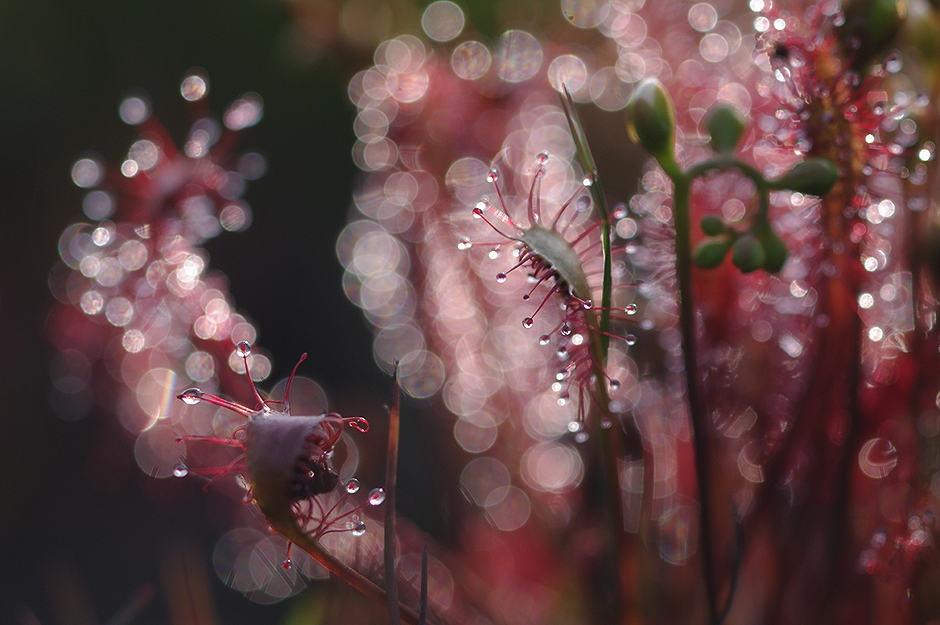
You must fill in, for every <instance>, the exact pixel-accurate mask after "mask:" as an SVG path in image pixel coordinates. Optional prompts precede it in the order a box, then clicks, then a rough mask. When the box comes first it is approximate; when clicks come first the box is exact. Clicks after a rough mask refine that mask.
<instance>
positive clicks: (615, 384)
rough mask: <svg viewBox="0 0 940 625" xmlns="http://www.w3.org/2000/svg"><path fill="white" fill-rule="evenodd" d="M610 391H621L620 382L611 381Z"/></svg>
mask: <svg viewBox="0 0 940 625" xmlns="http://www.w3.org/2000/svg"><path fill="white" fill-rule="evenodd" d="M610 390H612V391H619V390H620V380H611V381H610Z"/></svg>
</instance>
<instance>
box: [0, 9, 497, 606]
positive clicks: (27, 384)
mask: <svg viewBox="0 0 940 625" xmlns="http://www.w3.org/2000/svg"><path fill="white" fill-rule="evenodd" d="M348 4H349V5H352V8H350V7H349V6H347V7H346V9H345V12H344V9H343V7H342V6H340V4H339V3H338V2H337V1H317V0H311V1H305V2H302V1H298V2H289V1H282V0H236V1H234V2H233V1H231V0H205V1H200V2H186V1H183V0H169V1H166V2H159V3H154V2H140V1H130V2H127V1H122V2H114V1H108V0H100V1H93V2H87V1H71V0H59V1H47V0H38V1H37V0H28V1H27V0H3V2H0V112H2V116H0V118H2V121H0V224H2V225H0V232H3V233H4V235H5V236H6V239H5V240H4V241H3V242H2V244H0V258H2V267H3V269H2V271H0V324H2V328H3V335H4V343H5V345H6V348H5V349H4V352H3V355H4V357H3V359H2V365H0V366H2V378H3V380H4V382H5V387H6V389H7V391H6V393H5V399H4V402H3V408H2V409H0V414H2V416H0V422H2V427H3V431H2V433H0V475H2V476H3V479H2V484H3V485H2V487H0V563H2V568H0V622H4V623H10V622H12V623H22V624H24V625H25V624H33V623H42V624H43V625H53V624H61V625H72V624H74V625H85V624H87V625H91V624H93V623H113V624H114V625H119V623H123V622H128V620H127V616H128V615H133V614H134V613H135V612H137V611H138V608H139V607H140V606H144V607H142V608H140V610H139V616H137V618H136V620H134V621H133V622H135V623H165V622H175V623H195V622H202V623H205V622H209V620H208V618H207V615H210V614H212V613H213V612H214V613H215V618H216V619H217V622H221V623H228V624H238V623H257V622H265V623H277V622H285V621H286V620H287V619H288V618H289V612H290V607H291V605H292V604H291V603H290V602H284V603H280V604H277V605H259V604H257V603H253V602H251V601H249V600H248V599H246V598H245V597H244V596H243V595H242V594H241V593H238V592H236V591H234V590H231V589H229V588H226V587H225V586H224V585H223V584H222V583H221V582H220V581H219V580H218V578H217V576H216V575H215V574H214V573H212V572H211V570H210V567H211V549H212V545H213V544H214V543H215V541H216V540H217V539H218V536H219V533H220V529H224V527H225V525H226V522H225V521H224V520H222V519H219V518H215V519H213V518H211V517H207V515H206V510H207V509H212V508H211V506H212V505H213V498H217V499H226V498H225V497H223V496H220V495H216V494H214V493H212V492H210V493H208V494H203V493H202V492H201V488H200V484H198V483H195V482H187V480H159V481H157V480H151V479H150V478H148V477H147V476H146V475H144V474H143V473H142V472H141V471H140V469H139V468H138V467H137V466H136V464H135V463H134V459H133V456H132V449H131V446H130V444H129V443H128V441H127V439H126V437H125V436H124V434H126V433H123V432H121V431H120V429H119V428H116V427H115V424H114V423H113V422H111V421H113V418H111V417H108V416H107V415H102V414H99V412H100V411H97V410H89V411H87V413H86V414H84V416H78V417H76V416H75V415H73V417H70V418H69V419H68V420H66V419H63V418H60V417H59V416H57V414H56V413H55V412H54V411H53V409H52V408H51V392H52V391H51V386H50V373H49V366H50V360H51V359H52V358H53V356H54V355H55V353H56V350H55V348H54V347H52V346H51V345H50V344H49V342H48V340H47V338H46V336H45V334H46V330H45V327H46V324H47V315H48V314H49V311H50V308H51V307H52V306H53V304H54V298H53V297H52V295H51V294H50V290H49V287H48V275H49V272H50V269H51V268H52V267H53V265H54V264H55V262H56V260H57V253H56V249H57V240H58V237H59V235H60V233H61V232H62V230H63V229H64V228H65V227H66V226H67V225H68V224H70V223H73V222H75V221H81V220H84V219H86V218H85V217H84V215H83V214H82V206H81V200H82V196H83V191H82V190H81V189H79V188H78V187H76V186H75V185H74V184H73V183H72V180H71V179H70V170H71V168H72V165H73V163H74V162H75V161H76V160H77V159H78V158H80V157H82V156H84V155H87V154H88V152H89V151H92V152H94V153H96V154H97V155H99V157H100V158H101V159H102V160H103V161H104V162H106V163H110V164H116V163H120V161H121V159H122V158H123V156H124V154H126V150H127V147H128V145H129V144H130V143H131V142H132V141H133V140H135V139H136V136H137V135H136V133H135V131H134V129H133V128H132V127H130V126H128V125H126V124H124V123H122V122H121V120H120V119H119V116H118V105H119V103H120V102H121V100H122V99H123V98H124V97H126V96H127V94H128V93H129V92H130V91H131V90H132V89H135V90H143V91H145V92H146V93H147V94H148V95H149V98H150V102H151V105H152V109H153V114H154V116H155V117H156V118H158V119H159V120H160V121H161V122H162V123H163V124H164V125H165V126H166V127H167V129H168V130H169V133H170V134H171V135H172V136H173V137H174V138H175V139H176V140H177V141H178V142H179V141H181V140H182V139H183V137H184V135H185V133H186V131H187V128H188V122H187V120H186V116H185V107H184V105H185V103H184V102H183V100H182V99H181V97H180V93H179V84H180V81H181V79H182V78H183V77H184V75H186V72H187V70H189V69H190V68H192V67H194V66H198V67H201V68H203V69H204V70H205V72H206V74H207V76H208V79H209V95H208V103H209V104H208V106H209V107H210V109H211V110H212V111H213V112H214V113H215V114H216V116H217V117H218V116H219V115H220V114H221V113H222V111H224V109H225V108H226V107H227V106H228V105H229V104H230V103H231V102H232V101H233V100H235V99H236V98H238V97H239V96H241V95H242V94H243V93H245V92H248V91H254V92H257V93H258V94H260V95H261V96H262V97H263V99H264V118H263V119H262V121H261V122H260V123H259V124H258V125H257V126H255V127H253V128H250V129H248V130H247V131H246V132H245V133H243V134H242V136H241V138H240V139H241V140H240V146H239V148H238V149H239V150H257V151H258V152H259V153H261V154H263V155H264V156H265V157H266V159H267V163H268V171H267V173H266V175H264V176H263V177H262V178H261V179H259V180H256V181H252V182H251V183H250V184H249V186H248V190H247V192H246V194H245V196H244V197H245V200H246V201H247V202H248V203H249V204H250V205H251V207H252V209H253V213H254V223H253V224H252V226H251V227H250V228H248V229H247V230H246V231H244V232H240V233H226V234H225V235H223V236H222V237H220V238H218V239H215V240H212V241H209V242H208V243H207V245H206V248H207V250H208V252H209V254H210V256H211V258H210V263H209V264H210V265H211V267H212V268H214V269H218V270H221V271H222V272H224V273H225V274H226V275H228V276H230V277H235V276H237V279H235V280H233V281H232V282H231V283H230V285H229V288H230V293H231V295H232V297H233V299H234V301H235V304H236V306H237V307H238V308H239V309H240V310H245V311H250V314H251V316H252V317H253V319H254V320H255V321H256V322H257V325H258V326H259V327H260V329H261V334H260V336H259V337H258V341H257V343H258V344H259V345H263V347H264V348H265V349H266V350H267V351H268V352H269V353H271V354H274V355H276V361H275V370H274V373H273V375H272V376H271V377H270V378H269V380H268V382H267V383H263V384H262V385H261V386H262V388H269V387H270V385H271V384H273V381H275V380H278V379H282V378H283V377H285V376H286V375H287V374H288V373H289V372H290V368H291V367H292V366H293V364H294V362H295V361H296V360H295V359H296V358H297V357H299V355H300V354H301V353H302V352H304V351H308V352H310V354H311V358H310V359H309V360H308V361H307V363H306V364H305V365H304V367H303V370H302V374H303V375H305V376H308V377H310V378H313V379H315V380H317V381H319V382H320V384H321V385H322V386H323V388H325V389H327V392H328V394H329V396H330V400H331V408H334V409H338V410H343V411H344V412H346V413H347V414H349V413H350V412H353V413H356V412H360V413H362V414H382V413H381V410H382V406H383V404H385V403H387V401H388V397H389V389H390V383H389V380H388V379H387V378H386V376H385V375H384V374H383V373H381V372H380V371H379V369H378V368H377V367H375V366H374V361H373V358H372V349H371V340H372V338H371V335H370V333H369V331H368V330H367V328H366V325H365V322H364V321H363V319H362V315H361V314H360V313H359V311H358V309H356V308H355V307H354V306H353V305H352V304H350V303H349V302H348V300H347V299H346V297H345V296H344V295H343V292H342V285H341V280H340V276H341V268H340V266H339V263H338V262H337V260H336V253H335V247H334V245H335V244H334V241H335V238H336V235H337V233H338V232H339V231H340V229H341V228H342V226H343V225H344V223H345V221H346V216H347V211H348V207H349V205H350V195H351V190H352V186H353V182H354V178H355V175H356V171H357V170H356V168H355V166H354V164H353V161H352V157H351V152H350V150H351V146H352V144H353V142H354V140H355V136H354V135H353V131H352V119H353V117H354V116H355V109H354V107H352V106H351V105H350V104H349V102H348V99H347V97H346V85H347V83H348V80H349V78H350V76H352V75H353V74H354V73H355V72H356V71H357V70H359V69H361V68H362V67H364V66H367V65H369V64H370V63H371V59H372V48H373V47H374V46H375V45H376V43H378V42H379V41H381V40H382V39H384V38H386V37H387V36H388V35H389V34H391V33H392V32H394V31H395V30H396V29H398V28H399V25H396V21H399V20H404V21H406V22H407V21H408V20H411V21H412V22H413V23H417V22H418V20H420V12H421V6H419V3H416V4H414V5H413V4H410V3H402V4H400V5H397V6H396V7H394V8H393V7H392V6H391V4H390V3H388V2H378V1H359V2H352V3H348ZM487 4H488V3H486V2H482V3H477V5H476V6H475V7H471V8H470V12H471V13H476V15H475V16H474V17H473V19H474V20H475V22H476V23H477V25H478V27H484V28H485V27H486V25H487V23H488V18H487V15H488V14H489V13H491V12H492V11H491V7H489V6H486V5H487ZM79 412H81V411H79ZM415 414H418V416H417V417H416V419H420V414H419V413H418V412H417V410H416V411H415ZM376 440H378V441H381V436H378V437H376ZM404 440H405V441H406V442H405V448H404V449H403V457H408V456H409V449H408V445H409V443H408V442H407V441H409V440H410V441H414V440H415V438H414V437H411V436H406V437H405V439H404ZM410 444H414V445H416V444H418V443H415V442H412V443H410ZM381 447H382V445H381V443H380V444H379V445H378V448H379V449H380V448H381ZM410 456H411V457H416V456H417V455H416V454H410ZM402 470H403V475H404V476H405V477H403V479H414V480H417V482H413V483H415V484H417V486H418V487H421V482H420V480H421V479H422V478H421V475H422V474H424V472H423V471H422V469H421V465H420V462H418V464H415V462H412V463H410V464H406V466H404V467H403V469H402ZM408 476H411V477H410V478H409V477H408ZM367 477H371V479H373V480H374V479H378V476H377V475H376V476H367ZM364 481H365V480H364ZM369 483H371V481H370V482H369ZM429 487H430V486H429ZM216 503H218V502H216ZM402 505H403V506H406V507H407V506H409V505H411V504H410V503H409V502H408V501H407V500H405V501H403V502H402ZM410 516H412V517H417V518H418V519H419V520H420V517H421V513H420V512H419V511H413V513H412V514H411V515H410ZM434 523H435V521H434V520H433V519H425V524H426V525H428V526H433V525H434ZM181 589H182V590H181ZM187 589H188V590H187ZM309 592H310V593H313V594H314V595H315V594H316V593H317V592H319V591H318V589H317V587H316V584H315V585H314V587H313V588H312V589H311V590H310V591H309ZM174 593H175V594H174ZM170 596H175V597H176V598H175V599H169V598H168V597H170ZM148 598H150V600H149V602H148ZM181 601H182V602H183V604H184V605H183V607H181V603H180V602H181ZM122 610H124V612H122ZM291 622H305V621H304V620H292V621H291Z"/></svg>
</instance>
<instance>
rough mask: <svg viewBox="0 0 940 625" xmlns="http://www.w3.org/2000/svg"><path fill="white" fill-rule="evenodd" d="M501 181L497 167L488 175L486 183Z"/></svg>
mask: <svg viewBox="0 0 940 625" xmlns="http://www.w3.org/2000/svg"><path fill="white" fill-rule="evenodd" d="M497 180H499V170H498V169H496V168H495V167H494V168H493V169H491V170H489V171H488V172H487V173H486V181H487V182H489V183H490V184H492V183H494V182H496V181H497Z"/></svg>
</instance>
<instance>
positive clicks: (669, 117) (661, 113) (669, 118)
mask: <svg viewBox="0 0 940 625" xmlns="http://www.w3.org/2000/svg"><path fill="white" fill-rule="evenodd" d="M675 127H676V114H675V111H674V110H673V108H672V100H670V99H669V94H668V93H666V89H665V88H664V87H663V86H662V84H661V83H660V82H659V81H658V80H654V79H647V80H644V81H643V82H641V83H640V84H639V85H637V87H636V89H635V90H634V91H633V96H632V97H631V98H630V101H629V102H628V103H627V132H629V133H630V138H631V139H633V141H634V142H635V143H638V144H639V145H641V146H643V148H644V149H645V150H646V151H647V152H649V153H650V154H652V155H653V156H655V157H656V159H657V160H661V159H663V158H668V159H670V160H671V159H672V158H673V145H674V143H675Z"/></svg>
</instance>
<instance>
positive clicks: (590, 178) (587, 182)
mask: <svg viewBox="0 0 940 625" xmlns="http://www.w3.org/2000/svg"><path fill="white" fill-rule="evenodd" d="M595 180H596V177H595V175H594V174H584V179H583V180H581V184H583V185H584V186H586V187H590V186H591V185H593V184H594V181H595Z"/></svg>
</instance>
